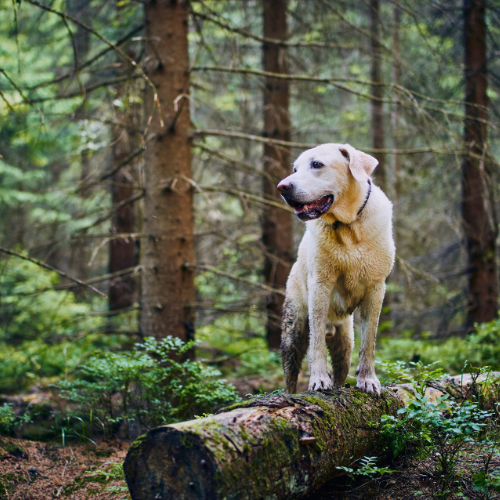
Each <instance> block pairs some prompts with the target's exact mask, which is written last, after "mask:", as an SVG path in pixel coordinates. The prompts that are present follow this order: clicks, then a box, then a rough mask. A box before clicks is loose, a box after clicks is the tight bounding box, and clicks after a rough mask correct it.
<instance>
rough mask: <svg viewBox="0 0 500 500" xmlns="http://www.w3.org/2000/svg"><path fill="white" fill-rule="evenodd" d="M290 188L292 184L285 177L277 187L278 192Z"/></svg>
mask: <svg viewBox="0 0 500 500" xmlns="http://www.w3.org/2000/svg"><path fill="white" fill-rule="evenodd" d="M292 188H293V184H292V183H291V182H288V181H287V180H285V179H284V180H282V181H281V182H280V183H279V184H278V189H279V192H280V193H284V192H285V191H290V189H292Z"/></svg>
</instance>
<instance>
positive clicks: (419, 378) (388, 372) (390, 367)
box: [375, 360, 445, 392]
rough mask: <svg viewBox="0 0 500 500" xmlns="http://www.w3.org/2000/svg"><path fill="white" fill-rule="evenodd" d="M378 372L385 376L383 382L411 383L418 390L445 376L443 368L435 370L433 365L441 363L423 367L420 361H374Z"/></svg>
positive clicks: (434, 362) (435, 362)
mask: <svg viewBox="0 0 500 500" xmlns="http://www.w3.org/2000/svg"><path fill="white" fill-rule="evenodd" d="M375 363H376V364H377V366H378V367H379V368H380V370H381V371H382V372H383V373H384V374H385V380H384V382H385V383H387V382H397V383H406V382H407V383H413V384H416V386H417V387H418V388H420V389H421V388H423V390H424V392H425V388H426V386H427V384H428V382H430V381H431V380H436V379H439V378H442V377H444V376H445V373H444V371H443V368H435V367H434V365H436V364H438V363H441V362H440V361H433V362H432V363H429V364H428V365H425V364H424V363H423V362H422V361H417V362H413V361H410V362H408V363H406V362H405V361H378V360H377V361H376V362H375Z"/></svg>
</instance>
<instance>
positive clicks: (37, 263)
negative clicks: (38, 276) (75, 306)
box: [0, 247, 108, 298]
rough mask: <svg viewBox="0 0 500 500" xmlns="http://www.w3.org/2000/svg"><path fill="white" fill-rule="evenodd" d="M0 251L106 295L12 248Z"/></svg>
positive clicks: (1, 248)
mask: <svg viewBox="0 0 500 500" xmlns="http://www.w3.org/2000/svg"><path fill="white" fill-rule="evenodd" d="M0 252H3V253H6V254H7V255H12V256H13V257H18V258H20V259H23V260H27V261H28V262H32V263H33V264H36V265H37V266H40V267H43V268H45V269H49V270H50V271H54V272H55V273H57V274H59V276H62V277H63V278H66V279H67V280H69V281H72V282H73V283H76V284H78V285H80V286H81V287H87V288H90V289H91V290H92V291H93V292H95V293H97V294H99V295H101V296H102V297H106V298H107V297H108V296H107V295H106V294H105V293H103V292H101V291H100V290H98V289H97V288H94V287H93V286H92V285H91V284H90V283H88V282H85V281H82V280H79V279H78V278H75V277H74V276H72V275H71V274H68V273H65V272H64V271H60V270H59V269H56V268H54V267H52V266H49V265H48V264H45V262H41V261H39V260H38V259H32V258H31V257H26V256H25V255H22V254H20V253H17V252H13V251H12V250H9V249H7V248H4V247H0Z"/></svg>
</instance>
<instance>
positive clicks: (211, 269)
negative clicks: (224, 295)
mask: <svg viewBox="0 0 500 500" xmlns="http://www.w3.org/2000/svg"><path fill="white" fill-rule="evenodd" d="M183 266H184V267H185V268H188V267H192V268H194V269H200V270H202V271H209V272H211V273H214V274H218V275H219V276H224V277H226V278H230V279H232V280H234V281H240V282H241V283H245V284H247V285H251V286H255V287H257V288H262V289H263V290H266V291H268V292H270V293H276V294H278V295H282V296H283V297H284V296H285V292H284V291H283V290H278V289H277V288H272V287H270V286H267V285H264V284H263V283H258V282H256V281H251V280H249V279H247V278H241V277H240V276H236V275H235V274H232V273H227V272H226V271H220V270H219V269H217V268H215V267H213V266H207V265H204V264H189V263H187V262H186V263H184V264H183Z"/></svg>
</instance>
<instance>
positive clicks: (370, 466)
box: [337, 457, 397, 483]
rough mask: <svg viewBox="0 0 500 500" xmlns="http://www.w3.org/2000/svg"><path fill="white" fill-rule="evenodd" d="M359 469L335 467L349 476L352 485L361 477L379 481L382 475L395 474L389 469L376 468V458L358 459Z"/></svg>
mask: <svg viewBox="0 0 500 500" xmlns="http://www.w3.org/2000/svg"><path fill="white" fill-rule="evenodd" d="M359 464H360V465H359V467H358V468H357V469H354V468H352V467H342V466H337V469H339V470H343V471H345V472H347V473H348V474H349V479H350V482H351V483H352V482H353V481H355V480H356V479H357V478H358V477H360V476H363V477H367V478H370V479H380V478H381V477H382V476H383V475H384V474H393V473H394V472H397V471H395V470H392V469H389V468H388V467H378V466H377V465H376V464H377V457H363V458H360V459H359Z"/></svg>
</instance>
